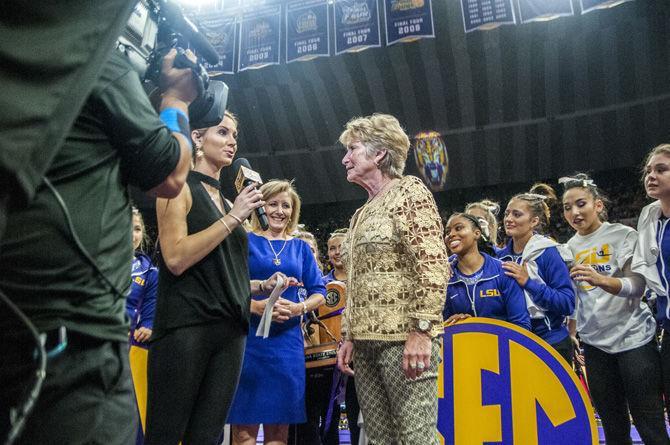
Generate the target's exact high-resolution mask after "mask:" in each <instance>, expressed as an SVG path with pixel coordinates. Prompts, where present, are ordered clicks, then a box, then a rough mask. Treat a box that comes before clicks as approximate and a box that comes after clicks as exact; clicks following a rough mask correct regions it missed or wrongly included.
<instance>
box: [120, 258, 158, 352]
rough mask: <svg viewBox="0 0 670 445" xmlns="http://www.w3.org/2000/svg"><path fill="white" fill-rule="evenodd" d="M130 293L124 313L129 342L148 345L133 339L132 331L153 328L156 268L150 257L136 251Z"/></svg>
mask: <svg viewBox="0 0 670 445" xmlns="http://www.w3.org/2000/svg"><path fill="white" fill-rule="evenodd" d="M131 280H132V282H131V284H130V293H129V294H128V298H127V299H126V314H128V318H130V333H131V335H130V342H131V344H133V345H135V346H142V347H148V345H147V344H145V343H137V342H136V341H135V340H134V339H133V335H132V333H133V331H134V330H135V329H137V328H139V327H144V328H148V329H153V325H154V312H155V310H156V292H157V290H158V269H157V268H156V266H154V265H153V263H152V262H151V259H150V258H149V257H148V256H147V255H145V254H143V253H139V252H136V253H135V258H134V259H133V270H132V273H131Z"/></svg>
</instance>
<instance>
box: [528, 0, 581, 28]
mask: <svg viewBox="0 0 670 445" xmlns="http://www.w3.org/2000/svg"><path fill="white" fill-rule="evenodd" d="M517 2H518V3H519V18H520V19H521V23H529V22H544V21H547V20H553V19H555V18H557V17H563V16H567V15H574V14H575V10H574V9H573V8H572V0H551V1H547V0H517Z"/></svg>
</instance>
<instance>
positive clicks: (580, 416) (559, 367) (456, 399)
mask: <svg viewBox="0 0 670 445" xmlns="http://www.w3.org/2000/svg"><path fill="white" fill-rule="evenodd" d="M443 342H444V343H443V349H442V350H443V361H442V363H441V364H440V365H439V367H438V372H439V374H438V397H439V400H438V421H437V426H438V431H439V432H440V434H441V435H442V440H443V442H442V443H445V444H458V445H481V444H488V443H495V444H502V445H519V444H523V445H554V444H579V445H597V444H598V442H599V440H598V431H597V429H596V423H595V416H594V412H593V408H592V407H591V402H590V401H589V398H588V396H587V394H586V391H585V390H584V387H583V386H582V384H581V383H580V381H579V380H578V378H577V375H576V373H575V372H574V371H573V370H572V369H571V368H570V367H569V366H568V364H567V363H566V362H565V360H564V359H563V358H562V357H561V356H560V355H559V354H558V352H556V350H555V349H554V348H553V347H552V346H550V345H549V344H548V343H546V342H545V341H544V340H542V339H541V338H539V337H538V336H536V335H534V334H533V333H531V332H530V331H526V330H525V329H522V328H520V327H518V326H516V325H513V324H511V323H507V322H504V321H499V320H493V319H489V318H477V317H474V318H468V319H466V320H464V321H461V322H458V323H456V324H455V325H452V326H448V327H445V329H444V337H443Z"/></svg>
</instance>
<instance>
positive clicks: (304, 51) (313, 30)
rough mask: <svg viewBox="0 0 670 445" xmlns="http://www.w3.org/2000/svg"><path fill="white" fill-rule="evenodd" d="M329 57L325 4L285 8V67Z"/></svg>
mask: <svg viewBox="0 0 670 445" xmlns="http://www.w3.org/2000/svg"><path fill="white" fill-rule="evenodd" d="M319 56H330V20H329V17H328V0H298V1H293V2H289V3H288V4H287V5H286V63H291V62H295V61H298V60H300V61H302V60H311V59H313V58H315V57H319Z"/></svg>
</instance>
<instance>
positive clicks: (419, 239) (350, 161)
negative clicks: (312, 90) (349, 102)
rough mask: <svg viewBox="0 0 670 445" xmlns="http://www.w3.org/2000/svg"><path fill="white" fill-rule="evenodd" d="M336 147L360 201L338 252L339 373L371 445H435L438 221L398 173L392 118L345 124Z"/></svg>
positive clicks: (417, 185) (423, 196)
mask: <svg viewBox="0 0 670 445" xmlns="http://www.w3.org/2000/svg"><path fill="white" fill-rule="evenodd" d="M340 142H341V143H342V144H343V145H344V146H345V147H346V154H345V156H344V158H343V159H342V164H344V166H345V168H346V174H347V180H348V181H349V182H353V183H355V184H358V185H359V186H361V187H363V188H364V189H365V190H366V191H367V192H368V201H367V202H366V203H365V205H363V206H362V207H361V208H359V209H358V210H357V211H356V213H355V214H354V216H353V217H352V219H351V224H350V227H349V232H348V234H347V238H346V240H345V242H343V245H342V247H343V250H344V261H345V263H346V265H347V271H348V279H347V298H348V300H347V308H346V310H345V313H344V317H343V322H342V332H343V335H344V342H343V344H342V345H341V347H340V349H339V351H338V356H337V360H338V367H339V368H340V369H341V370H342V371H343V372H345V373H347V374H351V375H353V370H352V366H353V367H355V370H356V392H357V395H358V398H359V401H360V405H361V411H362V412H363V418H364V419H365V428H366V433H367V435H368V437H369V439H370V441H371V442H372V443H380V444H387V443H388V444H390V443H402V444H404V445H408V444H416V445H433V444H435V445H437V444H439V441H438V438H437V429H436V424H437V360H438V354H439V343H438V340H437V339H436V336H437V335H438V334H439V333H440V332H441V330H442V327H441V325H442V323H441V322H442V308H443V307H444V299H445V295H446V286H447V282H448V280H449V276H450V269H449V264H448V261H447V252H446V248H445V245H444V242H443V240H442V234H443V229H442V222H441V220H440V216H439V214H438V211H437V207H436V205H435V201H434V199H433V196H432V195H431V193H430V191H428V189H427V188H426V187H425V186H424V185H423V183H422V182H421V181H420V180H419V179H418V178H416V177H414V176H403V175H402V172H403V170H404V168H405V161H406V159H407V152H408V150H409V145H410V144H409V138H408V137H407V135H406V134H405V132H404V131H403V129H402V128H401V126H400V123H399V122H398V120H397V119H396V118H395V117H393V116H390V115H387V114H374V115H372V116H368V117H362V118H355V119H352V120H351V121H349V122H348V123H347V125H346V128H345V130H344V132H343V133H342V134H341V135H340ZM354 351H355V352H354ZM354 362H355V363H354Z"/></svg>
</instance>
